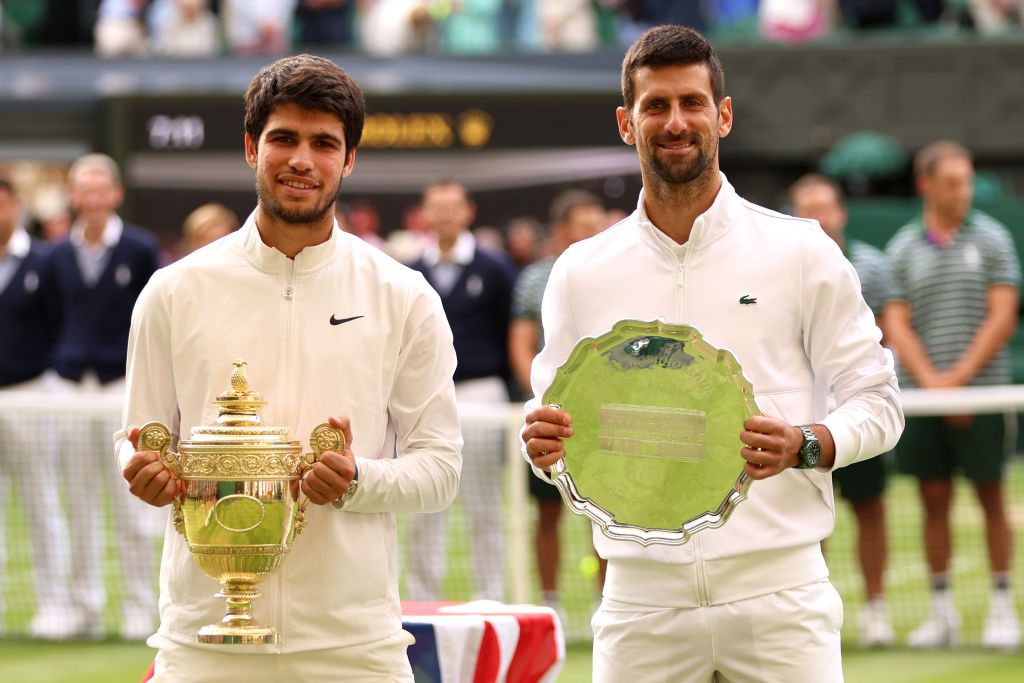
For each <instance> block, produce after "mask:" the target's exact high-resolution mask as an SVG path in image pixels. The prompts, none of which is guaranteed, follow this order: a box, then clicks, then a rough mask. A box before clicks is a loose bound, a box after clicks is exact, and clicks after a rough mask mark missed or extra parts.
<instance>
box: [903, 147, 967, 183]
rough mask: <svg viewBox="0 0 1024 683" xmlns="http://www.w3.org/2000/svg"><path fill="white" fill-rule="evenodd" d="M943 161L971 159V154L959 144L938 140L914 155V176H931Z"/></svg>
mask: <svg viewBox="0 0 1024 683" xmlns="http://www.w3.org/2000/svg"><path fill="white" fill-rule="evenodd" d="M943 159H967V161H973V159H971V153H970V151H968V149H967V148H966V147H964V146H963V145H961V144H960V143H959V142H953V141H952V140H938V141H937V142H933V143H931V144H928V145H925V146H924V147H922V148H921V149H920V151H918V153H917V154H915V155H914V176H915V177H921V176H924V175H931V174H932V173H934V172H935V167H936V166H938V165H939V162H940V161H942V160H943Z"/></svg>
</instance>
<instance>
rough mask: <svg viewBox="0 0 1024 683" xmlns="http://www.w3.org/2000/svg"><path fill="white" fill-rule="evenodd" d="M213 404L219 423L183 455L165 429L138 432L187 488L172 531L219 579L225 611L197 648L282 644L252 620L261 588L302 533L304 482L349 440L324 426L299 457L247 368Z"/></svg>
mask: <svg viewBox="0 0 1024 683" xmlns="http://www.w3.org/2000/svg"><path fill="white" fill-rule="evenodd" d="M213 404H214V405H216V406H218V407H219V408H220V415H219V417H218V418H217V424H215V425H209V426H204V427H193V428H192V438H191V439H188V440H183V441H181V442H180V443H179V444H178V452H177V453H174V452H172V451H170V450H169V449H170V445H171V432H170V430H169V429H168V428H167V427H166V426H165V425H164V424H163V423H160V422H149V423H147V424H146V425H144V426H143V427H142V430H141V432H140V433H139V439H138V446H137V450H140V451H156V452H158V453H159V454H160V461H161V462H163V464H164V465H165V466H166V467H167V469H169V470H171V471H172V472H174V474H175V476H176V477H178V479H179V480H180V481H181V485H182V488H181V489H180V490H179V493H178V497H177V498H176V499H175V500H174V504H173V505H174V511H173V515H174V517H173V522H174V528H175V529H177V530H178V532H179V533H180V534H182V535H183V536H185V540H186V541H187V542H188V547H189V550H190V551H191V552H192V556H193V557H194V558H195V560H196V562H197V563H198V564H199V566H200V567H201V568H202V570H203V571H204V572H206V574H207V575H209V576H211V577H212V578H214V579H216V580H217V581H220V583H221V590H220V592H219V593H217V597H222V598H225V599H226V600H227V614H225V615H224V618H223V619H222V620H221V621H220V623H218V624H210V625H208V626H204V627H202V628H201V629H199V634H198V635H197V639H198V640H199V642H201V643H218V644H267V643H276V642H277V629H275V628H274V627H273V626H264V625H262V624H260V623H258V622H257V621H256V620H255V619H254V618H253V615H252V602H253V600H255V599H256V598H258V597H260V595H261V593H260V592H259V591H258V590H256V584H257V583H259V582H260V581H262V580H263V579H264V578H265V577H267V576H269V575H270V574H272V573H274V571H275V570H276V569H277V568H278V566H279V565H280V564H281V561H282V560H283V559H284V556H285V554H287V552H288V550H289V548H290V547H291V544H292V539H294V538H295V536H296V535H297V534H298V533H299V532H301V531H302V529H303V527H305V526H306V520H305V511H306V505H307V504H308V503H309V500H308V499H307V498H302V500H301V501H300V500H299V480H300V479H301V477H302V475H303V474H304V473H305V472H306V470H308V469H309V468H310V467H312V465H313V463H315V462H316V461H317V458H319V457H320V454H321V453H323V452H324V451H328V450H331V451H337V452H341V451H342V449H344V447H345V437H344V435H343V434H342V432H341V430H340V429H335V428H334V427H332V426H330V425H329V424H326V423H325V424H321V425H319V426H317V427H316V429H314V430H313V433H312V435H311V436H310V446H311V447H312V449H313V452H312V453H307V454H305V455H303V454H302V446H301V444H300V443H299V442H298V441H288V428H287V427H268V426H264V425H261V424H260V409H261V408H262V407H263V406H264V405H266V401H264V400H263V399H262V397H261V396H260V395H259V394H257V393H256V392H253V391H250V390H249V382H248V379H247V378H246V374H245V361H241V360H237V361H235V362H234V370H233V371H232V372H231V389H230V390H229V391H227V392H225V393H224V394H221V395H220V396H218V397H217V399H216V400H215V401H214V402H213Z"/></svg>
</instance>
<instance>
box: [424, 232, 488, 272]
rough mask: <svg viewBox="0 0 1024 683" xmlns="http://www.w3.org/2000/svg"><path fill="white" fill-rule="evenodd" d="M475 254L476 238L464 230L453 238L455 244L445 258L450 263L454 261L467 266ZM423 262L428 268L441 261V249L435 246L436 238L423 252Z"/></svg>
mask: <svg viewBox="0 0 1024 683" xmlns="http://www.w3.org/2000/svg"><path fill="white" fill-rule="evenodd" d="M475 254H476V238H475V237H473V233H471V232H470V231H469V230H466V231H465V232H463V233H462V234H461V235H459V237H458V239H456V240H455V246H454V247H453V248H452V251H451V254H449V258H448V259H446V260H447V261H449V262H450V263H455V264H458V265H460V266H468V265H469V264H470V263H472V262H473V256H474V255H475ZM423 262H424V263H425V264H426V265H427V267H428V268H433V267H435V266H437V264H438V263H440V262H441V249H440V247H438V246H437V240H434V242H432V243H431V244H430V246H428V247H427V248H426V249H425V250H424V252H423Z"/></svg>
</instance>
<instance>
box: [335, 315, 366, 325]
mask: <svg viewBox="0 0 1024 683" xmlns="http://www.w3.org/2000/svg"><path fill="white" fill-rule="evenodd" d="M362 317H363V316H361V315H354V316H352V317H351V318H335V317H334V314H333V313H332V314H331V324H332V325H340V324H342V323H347V322H351V321H353V320H359V319H360V318H362Z"/></svg>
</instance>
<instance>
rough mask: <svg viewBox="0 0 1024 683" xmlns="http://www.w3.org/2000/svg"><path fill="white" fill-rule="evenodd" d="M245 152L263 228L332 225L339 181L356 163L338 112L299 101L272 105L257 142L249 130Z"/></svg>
mask: <svg viewBox="0 0 1024 683" xmlns="http://www.w3.org/2000/svg"><path fill="white" fill-rule="evenodd" d="M245 156H246V161H248V162H249V165H250V166H251V167H252V168H253V169H255V171H256V193H257V196H258V197H259V208H260V218H261V219H262V220H261V222H260V229H261V231H264V230H268V231H277V230H286V229H288V228H296V227H308V228H312V229H327V230H329V229H330V227H332V226H333V225H334V202H335V200H336V199H337V197H338V192H339V190H340V189H341V180H342V178H344V177H345V176H347V175H348V174H349V173H351V172H352V167H353V165H354V164H355V150H351V151H348V150H346V148H345V131H344V127H343V126H342V123H341V120H340V119H338V117H337V116H335V115H334V114H329V113H326V112H317V111H310V110H307V109H303V108H301V107H299V106H298V105H295V104H282V105H279V106H277V107H274V109H273V110H272V111H271V113H270V116H269V117H268V118H267V122H266V125H265V126H264V127H263V130H262V132H261V133H260V138H259V141H258V144H257V142H256V141H255V140H253V138H252V137H251V136H250V135H249V134H246V136H245Z"/></svg>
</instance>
